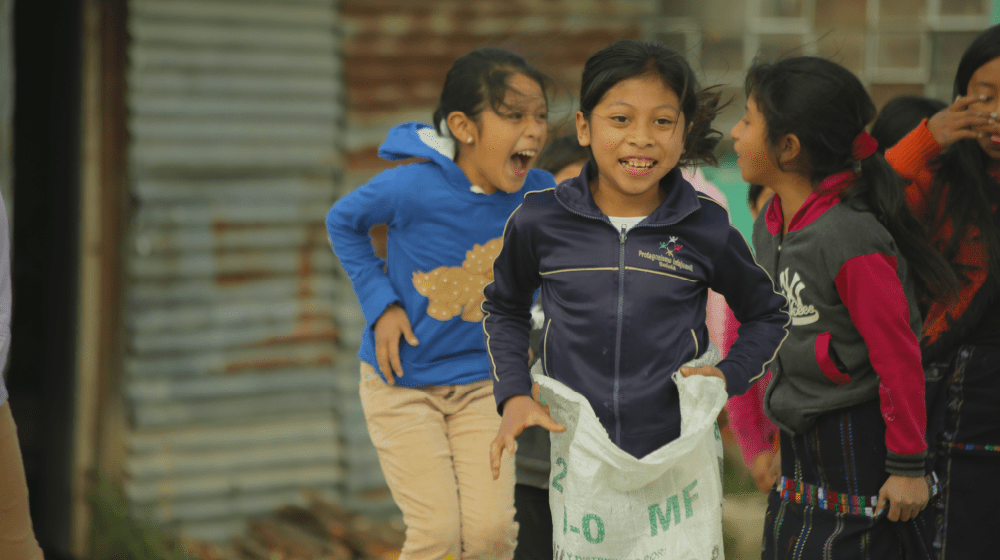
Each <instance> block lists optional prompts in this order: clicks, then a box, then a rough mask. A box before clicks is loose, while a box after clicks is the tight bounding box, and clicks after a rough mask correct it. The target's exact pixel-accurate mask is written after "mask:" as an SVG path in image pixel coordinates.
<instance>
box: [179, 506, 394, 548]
mask: <svg viewBox="0 0 1000 560" xmlns="http://www.w3.org/2000/svg"><path fill="white" fill-rule="evenodd" d="M308 502H309V505H308V506H307V507H300V506H285V507H282V508H281V509H279V510H277V511H275V512H273V513H271V514H269V515H267V516H263V517H258V518H255V519H251V520H250V521H249V522H248V523H247V531H246V536H245V537H242V538H239V539H236V540H234V541H233V542H232V543H231V544H230V545H229V546H228V547H219V546H214V545H210V544H206V543H200V542H185V543H184V548H185V550H186V551H187V553H188V554H190V555H193V556H194V557H195V558H197V559H198V560H396V558H397V557H398V556H399V551H400V547H402V545H403V538H404V532H403V528H402V527H401V523H400V522H398V521H395V522H394V521H385V520H374V519H371V518H369V517H366V516H364V515H359V514H356V513H353V512H350V511H347V510H345V509H343V508H342V507H340V506H337V505H335V504H331V503H329V502H325V501H323V500H321V499H319V498H318V497H317V496H315V495H310V496H308Z"/></svg>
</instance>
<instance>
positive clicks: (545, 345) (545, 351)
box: [542, 319, 552, 377]
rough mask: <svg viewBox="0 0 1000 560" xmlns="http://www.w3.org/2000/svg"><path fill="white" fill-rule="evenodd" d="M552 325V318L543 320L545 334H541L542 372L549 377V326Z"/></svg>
mask: <svg viewBox="0 0 1000 560" xmlns="http://www.w3.org/2000/svg"><path fill="white" fill-rule="evenodd" d="M551 326H552V319H549V320H548V321H546V322H545V335H543V336H542V356H543V357H544V359H543V360H542V372H544V373H545V376H546V377H551V376H550V375H549V327H551Z"/></svg>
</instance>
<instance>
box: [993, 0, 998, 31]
mask: <svg viewBox="0 0 1000 560" xmlns="http://www.w3.org/2000/svg"><path fill="white" fill-rule="evenodd" d="M998 23H1000V0H993V24H994V25H995V24H998Z"/></svg>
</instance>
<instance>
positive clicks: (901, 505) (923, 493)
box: [875, 474, 930, 521]
mask: <svg viewBox="0 0 1000 560" xmlns="http://www.w3.org/2000/svg"><path fill="white" fill-rule="evenodd" d="M929 497H930V494H929V492H928V490H927V481H926V480H924V477H922V476H899V475H896V474H893V475H889V480H886V481H885V484H883V485H882V489H881V490H879V492H878V507H877V508H876V510H875V514H876V515H878V514H879V513H881V512H882V510H883V509H885V506H886V502H887V501H888V502H889V521H909V520H910V519H913V518H914V517H916V516H917V514H918V513H920V512H921V511H923V509H924V508H925V507H927V500H928V499H929Z"/></svg>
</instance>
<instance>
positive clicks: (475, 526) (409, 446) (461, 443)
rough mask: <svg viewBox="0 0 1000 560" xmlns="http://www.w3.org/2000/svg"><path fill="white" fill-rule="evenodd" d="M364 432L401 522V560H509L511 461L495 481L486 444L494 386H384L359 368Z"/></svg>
mask: <svg viewBox="0 0 1000 560" xmlns="http://www.w3.org/2000/svg"><path fill="white" fill-rule="evenodd" d="M361 405H362V407H363V408H364V411H365V419H366V420H367V422H368V433H369V434H370V435H371V438H372V442H373V443H374V444H375V448H376V449H377V450H378V457H379V463H380V464H381V465H382V472H383V473H384V474H385V480H386V482H387V483H388V485H389V489H390V490H391V491H392V497H393V499H394V500H395V501H396V505H398V506H399V509H400V510H402V512H403V520H404V521H405V522H406V542H405V544H404V545H403V553H402V555H401V556H400V557H399V560H441V559H443V558H447V557H449V556H453V558H454V560H478V559H482V560H509V559H510V558H512V557H513V555H514V546H515V544H516V539H517V524H516V523H515V522H514V460H513V457H510V456H508V455H504V458H503V464H502V467H501V471H500V479H499V480H493V474H492V473H491V471H490V459H489V453H490V442H492V441H493V438H495V437H496V435H497V431H498V430H499V428H500V416H499V415H497V412H496V404H495V401H494V400H493V383H492V381H489V380H487V381H481V382H478V383H470V384H468V385H447V386H441V387H422V388H419V389H411V388H407V387H399V386H394V387H390V386H389V385H386V383H385V382H384V381H382V378H381V377H379V375H378V374H377V373H375V370H374V368H372V366H371V365H369V364H366V363H362V364H361Z"/></svg>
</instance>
